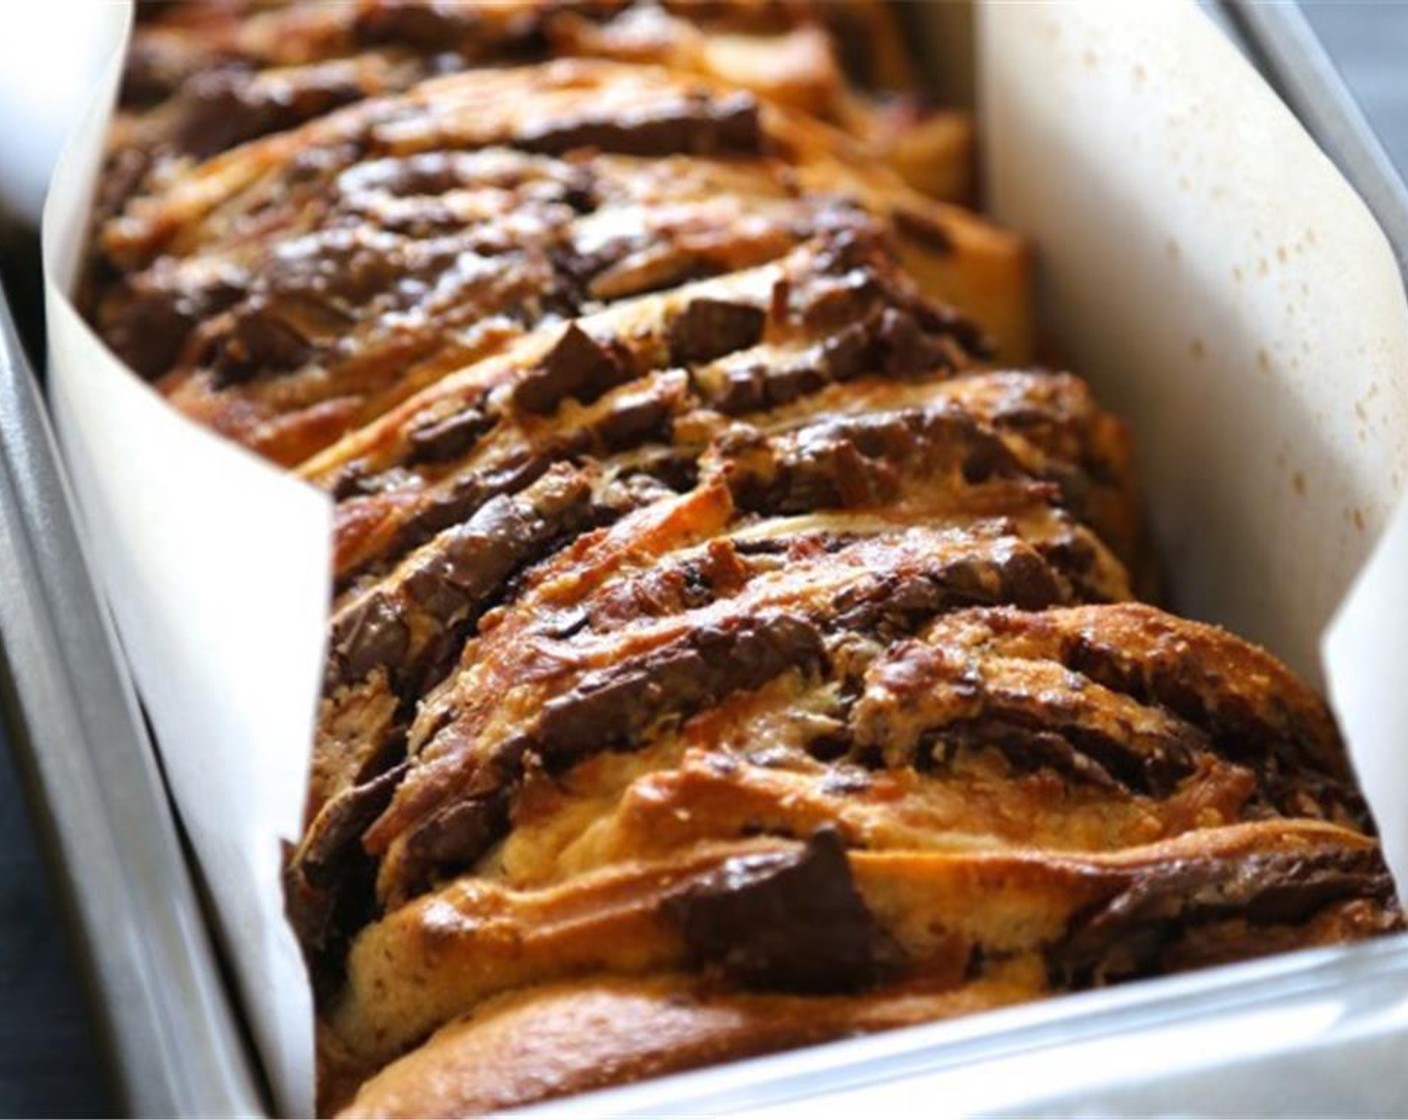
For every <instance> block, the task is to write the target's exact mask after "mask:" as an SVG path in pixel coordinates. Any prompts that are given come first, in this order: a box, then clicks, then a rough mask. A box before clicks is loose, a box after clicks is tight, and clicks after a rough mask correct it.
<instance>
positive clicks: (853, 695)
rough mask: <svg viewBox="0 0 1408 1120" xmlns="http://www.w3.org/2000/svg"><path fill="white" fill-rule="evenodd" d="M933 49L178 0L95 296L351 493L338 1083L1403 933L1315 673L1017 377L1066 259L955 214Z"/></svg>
mask: <svg viewBox="0 0 1408 1120" xmlns="http://www.w3.org/2000/svg"><path fill="white" fill-rule="evenodd" d="M901 44H902V36H901V35H900V33H899V31H898V30H897V28H896V26H895V25H894V23H893V22H892V16H891V13H890V12H889V10H888V9H887V8H885V7H884V6H882V5H879V4H872V3H864V2H852V3H845V4H816V5H812V4H808V3H801V2H796V3H794V2H789V0H711V2H705V0H698V2H694V3H666V4H663V5H658V6H657V5H647V4H641V3H625V2H615V3H605V2H603V3H565V2H538V3H521V4H502V3H483V4H480V3H432V4H399V3H396V4H393V3H389V2H386V0H378V2H364V3H342V4H319V3H308V4H294V5H286V6H264V5H257V6H248V5H238V4H200V5H192V6H189V7H182V6H164V7H161V8H158V9H157V10H156V12H155V14H146V15H144V17H143V18H142V19H141V20H140V21H139V24H138V28H137V31H136V36H135V41H134V45H133V50H132V54H131V62H130V65H129V74H128V82H127V86H126V89H125V94H124V104H123V108H122V111H121V114H120V117H119V121H118V123H117V126H116V128H115V131H114V137H113V145H112V149H111V155H110V160H109V174H108V177H107V183H106V188H105V190H104V192H103V195H102V197H101V198H100V200H99V206H98V216H97V229H96V233H95V247H94V253H93V264H92V267H91V269H90V275H89V279H88V286H87V291H86V299H87V304H88V310H89V313H90V315H91V317H92V320H93V322H94V323H95V325H96V326H97V327H98V329H99V330H100V331H101V332H102V333H103V335H104V337H105V338H106V339H107V340H108V341H109V342H110V344H111V345H112V347H113V348H114V350H115V351H116V352H117V353H118V354H119V355H121V356H122V357H123V358H124V359H126V360H127V361H128V362H129V363H130V364H131V365H132V366H133V367H134V368H135V369H136V370H137V371H138V372H139V373H140V374H142V375H143V376H145V377H147V378H149V379H150V380H151V381H152V382H153V383H154V384H155V385H156V386H157V387H158V388H159V390H160V391H161V392H162V393H163V394H165V395H166V396H167V397H168V398H169V399H170V401H171V402H172V404H173V405H174V406H175V407H177V408H179V409H181V410H182V411H183V412H185V413H186V414H188V415H189V416H191V417H194V418H195V419H197V420H199V421H200V422H202V423H204V424H207V425H209V426H210V427H211V428H213V429H214V430H216V431H218V432H220V433H222V434H223V435H225V436H226V437H228V438H230V439H232V440H235V441H238V442H239V443H241V444H243V445H245V446H247V447H248V448H250V449H251V450H253V451H255V452H257V453H258V454H261V455H263V456H266V457H267V458H269V459H271V460H273V461H275V462H277V463H280V464H282V465H284V466H286V467H287V468H288V469H290V470H291V471H293V472H295V473H297V474H298V475H299V476H300V477H302V478H304V479H306V480H307V481H308V482H309V483H311V484H313V485H316V486H319V487H322V488H324V489H325V490H326V491H327V492H328V493H329V494H330V495H331V497H332V499H333V500H334V502H335V510H336V515H335V533H336V541H335V572H334V573H333V580H334V601H333V608H332V616H331V621H330V632H329V640H328V655H327V668H326V675H325V683H324V689H323V695H322V700H321V709H320V717H319V723H318V732H317V743H316V746H315V751H314V764H313V772H312V774H311V779H310V787H309V797H308V806H307V827H306V831H305V832H304V834H303V836H302V837H301V838H300V839H299V840H298V842H297V843H296V844H295V845H292V846H291V847H290V851H289V855H288V862H287V868H286V878H287V890H288V909H289V916H290V920H291V921H292V922H293V924H294V926H295V928H296V930H297V932H298V935H299V937H300V939H301V941H302V943H303V945H304V947H305V950H306V954H307V958H308V962H309V967H310V972H311V975H312V978H313V983H314V986H315V991H316V996H317V1005H318V1009H319V1028H318V1029H319V1050H320V1064H321V1079H320V1101H321V1107H322V1109H323V1110H324V1111H325V1112H329V1113H332V1112H338V1111H342V1112H344V1113H345V1114H346V1115H355V1116H372V1115H376V1116H393V1115H394V1116H401V1115H407V1116H409V1115H461V1114H471V1113H480V1112H484V1111H489V1110H493V1109H498V1108H504V1107H510V1106H514V1105H521V1104H525V1103H529V1102H532V1101H537V1100H542V1099H546V1098H550V1097H554V1096H559V1095H562V1094H566V1093H572V1092H577V1091H581V1090H584V1089H588V1088H593V1087H598V1086H604V1085H613V1084H620V1083H623V1082H627V1081H631V1080H635V1079H639V1078H643V1077H648V1076H652V1075H655V1074H660V1073H664V1072H668V1071H672V1070H680V1069H686V1068H690V1067H695V1066H699V1065H704V1064H707V1063H711V1062H717V1061H723V1060H726V1059H730V1058H736V1057H742V1056H746V1055H753V1054H762V1053H766V1052H769V1051H774V1050H778V1049H781V1048H785V1047H790V1046H796V1045H800V1044H803V1043H809V1042H818V1041H823V1040H827V1039H834V1038H839V1037H843V1036H847V1035H852V1034H856V1033H861V1032H867V1031H874V1030H879V1029H882V1028H887V1027H892V1026H898V1025H903V1024H911V1023H918V1022H924V1021H930V1020H935V1019H941V1018H945V1017H949V1016H954V1015H959V1014H964V1013H968V1012H971V1011H977V1010H981V1009H984V1008H992V1007H997V1006H1000V1005H1004V1004H1009V1003H1013V1002H1016V1001H1021V1000H1028V999H1033V998H1037V997H1040V996H1044V995H1048V994H1052V993H1057V992H1063V991H1071V990H1077V989H1083V988H1089V987H1092V986H1099V985H1104V984H1109V983H1113V982H1116V981H1120V980H1125V979H1131V978H1135V977H1142V976H1152V975H1160V974H1166V973H1170V972H1174V971H1178V970H1182V969H1187V968H1193V967H1196V966H1199V965H1204V964H1211V963H1215V962H1223V961H1232V960H1239V959H1244V958H1248V957H1252V956H1256V955H1259V954H1264V953H1269V952H1276V951H1281V950H1286V949H1292V948H1296V947H1303V946H1311V945H1321V944H1327V943H1332V942H1337V941H1343V940H1347V939H1352V938H1358V937H1364V936H1368V935H1371V934H1375V933H1379V932H1383V931H1386V930H1390V929H1397V928H1399V926H1400V923H1401V919H1400V917H1399V909H1398V902H1397V899H1396V897H1395V893H1394V887H1393V884H1392V882H1391V881H1390V879H1389V876H1388V873H1387V871H1386V869H1385V866H1384V863H1383V861H1382V858H1381V856H1380V853H1379V849H1378V846H1377V843H1376V841H1375V839H1374V832H1373V825H1372V822H1371V821H1370V819H1369V815H1368V812H1367V810H1366V808H1365V805H1364V802H1363V800H1362V798H1361V796H1360V794H1359V792H1358V791H1357V789H1356V787H1355V784H1354V780H1353V776H1352V774H1351V773H1350V770H1349V767H1348V764H1347V761H1346V757H1345V752H1344V749H1343V746H1342V744H1341V742H1340V739H1339V737H1338V734H1337V732H1336V729H1335V726H1334V722H1333V719H1332V717H1331V716H1330V714H1329V712H1328V710H1327V709H1326V707H1325V704H1324V703H1323V702H1322V700H1321V699H1320V698H1319V697H1318V696H1316V695H1315V694H1314V693H1313V692H1312V691H1310V690H1309V689H1308V688H1307V687H1306V686H1305V685H1304V684H1302V683H1301V682H1300V681H1298V680H1297V679H1296V678H1295V677H1294V676H1293V675H1292V674H1291V673H1290V672H1289V671H1288V670H1287V669H1286V668H1284V667H1283V666H1282V665H1280V664H1279V663H1278V662H1277V661H1276V660H1275V659H1274V658H1272V657H1271V656H1270V655H1269V654H1267V653H1265V652H1264V651H1262V650H1259V649H1257V648H1255V647H1253V646H1251V645H1249V644H1247V643H1246V642H1244V641H1241V640H1240V639H1238V638H1235V637H1233V636H1231V635H1229V634H1227V633H1225V632H1223V631H1221V630H1219V629H1216V628H1214V627H1210V626H1206V625H1202V624H1199V623H1194V622H1188V621H1184V620H1182V619H1180V618H1177V617H1175V616H1172V615H1170V614H1167V613H1165V612H1163V611H1161V610H1159V609H1157V608H1156V607H1153V606H1148V605H1144V604H1142V603H1140V602H1138V601H1137V600H1138V599H1140V598H1143V597H1147V596H1149V595H1150V594H1151V591H1150V589H1151V588H1153V587H1155V586H1156V581H1154V580H1153V579H1152V577H1151V574H1150V573H1151V571H1152V570H1153V568H1154V565H1153V563H1152V560H1151V558H1150V556H1149V555H1148V553H1147V550H1146V547H1145V545H1144V542H1143V537H1142V533H1141V529H1140V522H1141V518H1140V513H1139V509H1138V505H1137V498H1136V495H1135V488H1134V483H1133V468H1132V457H1131V450H1130V446H1129V439H1128V435H1127V432H1126V430H1125V427H1124V426H1123V424H1122V423H1121V422H1120V421H1119V420H1118V419H1116V418H1114V417H1112V416H1111V415H1110V414H1108V413H1107V412H1105V411H1104V410H1102V409H1101V407H1100V405H1099V404H1098V402H1097V401H1096V400H1095V399H1094V397H1093V395H1092V393H1091V391H1090V389H1089V387H1088V386H1087V385H1086V384H1085V383H1084V382H1083V381H1081V380H1079V379H1078V378H1077V377H1074V376H1072V375H1070V374H1067V373H1058V372H1052V371H1049V370H1045V369H1024V368H1022V366H1023V363H1025V362H1027V361H1029V360H1030V351H1031V338H1032V324H1031V309H1030V295H1029V276H1028V254H1027V250H1026V247H1025V246H1024V244H1023V242H1022V241H1021V239H1020V238H1018V237H1016V236H1014V235H1013V234H1010V233H1008V232H1005V231H1003V230H1000V229H998V228H996V227H994V226H992V225H991V224H989V223H988V222H986V221H985V220H983V219H982V218H980V217H978V216H976V215H974V214H972V213H971V212H968V211H966V210H964V209H961V208H960V207H958V206H956V205H954V204H953V202H952V201H945V200H944V196H945V195H947V196H949V197H950V198H951V197H952V195H953V193H954V190H950V189H947V188H946V187H945V186H944V184H948V187H953V186H954V184H961V183H962V182H963V181H964V179H965V177H966V172H965V171H964V170H963V169H964V168H966V166H967V156H966V144H967V140H966V130H967V125H966V123H964V121H963V120H962V119H961V118H956V117H955V116H954V115H953V114H946V113H942V112H931V111H927V110H923V109H922V108H921V107H920V103H919V102H918V101H917V100H916V99H915V98H913V97H912V95H910V94H907V93H905V92H904V89H903V88H900V89H898V90H896V89H895V87H897V86H899V87H903V85H904V84H905V83H906V82H907V81H908V75H907V63H906V61H905V58H904V52H903V50H902V49H901ZM842 46H844V47H845V48H846V49H844V50H843V49H841V47H842ZM858 46H862V47H865V49H860V50H857V49H856V48H857V47H858ZM887 87H888V89H889V93H888V94H887V93H886V92H885V91H886V89H887ZM905 124H907V126H908V131H906V128H905V127H902V125H905ZM944 136H947V137H948V138H947V139H944V138H943V137H944ZM955 189H956V188H955ZM1135 375H1137V373H1131V376H1135Z"/></svg>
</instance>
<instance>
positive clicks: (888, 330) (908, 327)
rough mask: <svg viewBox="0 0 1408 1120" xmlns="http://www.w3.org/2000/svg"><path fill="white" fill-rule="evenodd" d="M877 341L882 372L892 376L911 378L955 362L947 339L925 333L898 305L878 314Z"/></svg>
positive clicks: (912, 317) (949, 366) (946, 366)
mask: <svg viewBox="0 0 1408 1120" xmlns="http://www.w3.org/2000/svg"><path fill="white" fill-rule="evenodd" d="M876 342H877V343H878V344H879V348H880V352H881V354H882V355H883V357H882V362H883V368H884V371H885V372H886V373H887V374H889V375H890V376H891V377H912V376H913V375H915V374H916V373H926V372H928V371H929V370H932V369H936V368H941V369H951V368H952V367H953V365H954V362H953V353H952V349H951V344H950V343H949V342H948V340H947V339H946V338H945V337H944V336H942V335H938V336H935V335H930V334H926V333H925V332H924V329H923V328H922V327H921V326H920V325H919V321H918V320H917V319H916V318H915V317H914V316H913V315H911V314H909V313H908V312H904V311H900V310H898V309H897V308H893V307H887V308H886V309H885V311H884V312H883V313H882V314H881V316H880V325H879V329H878V330H877V331H876Z"/></svg>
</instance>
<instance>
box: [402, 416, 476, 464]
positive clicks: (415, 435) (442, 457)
mask: <svg viewBox="0 0 1408 1120" xmlns="http://www.w3.org/2000/svg"><path fill="white" fill-rule="evenodd" d="M493 423H494V422H493V420H492V419H490V418H489V417H488V416H485V415H484V413H482V412H480V411H479V410H478V409H474V408H467V409H465V410H464V411H463V412H456V413H453V414H452V415H450V416H445V417H440V418H437V419H432V420H430V421H428V422H426V423H424V424H419V425H417V426H416V427H414V428H412V429H411V430H410V432H408V433H407V435H406V442H408V443H409V444H410V445H411V449H410V453H409V454H408V455H407V456H406V462H407V463H408V464H411V465H415V464H417V463H445V462H448V461H449V460H451V459H458V458H459V457H460V456H461V455H463V454H464V453H465V452H466V451H468V450H469V449H470V448H471V447H473V446H474V443H475V441H476V440H477V439H478V438H479V437H480V436H481V435H483V434H484V433H485V432H486V431H488V430H489V429H490V428H491V427H492V426H493Z"/></svg>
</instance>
